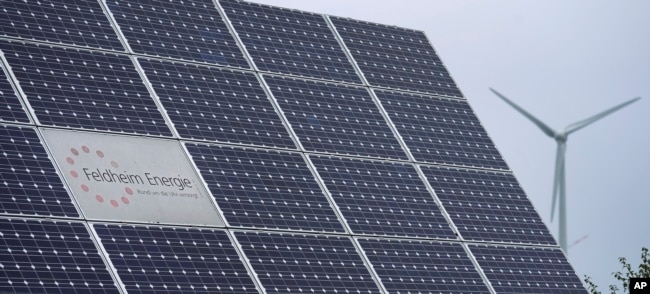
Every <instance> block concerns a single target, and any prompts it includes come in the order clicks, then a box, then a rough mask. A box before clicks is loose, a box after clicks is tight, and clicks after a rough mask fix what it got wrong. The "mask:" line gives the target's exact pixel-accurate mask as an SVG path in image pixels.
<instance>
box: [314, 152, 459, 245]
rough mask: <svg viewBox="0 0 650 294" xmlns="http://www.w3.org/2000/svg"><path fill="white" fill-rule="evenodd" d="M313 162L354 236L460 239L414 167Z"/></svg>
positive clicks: (331, 159)
mask: <svg viewBox="0 0 650 294" xmlns="http://www.w3.org/2000/svg"><path fill="white" fill-rule="evenodd" d="M310 159H311V161H312V162H313V164H314V166H315V167H316V170H317V171H318V174H319V175H320V177H321V178H322V179H323V182H324V183H325V186H326V187H327V189H328V190H329V192H330V194H331V195H332V198H333V199H334V202H336V204H337V205H338V207H339V209H340V210H341V213H342V214H343V216H344V217H345V219H347V223H348V225H349V226H350V228H351V229H352V232H353V233H355V234H372V235H380V236H410V237H428V238H451V239H454V238H456V235H455V234H454V232H453V231H452V230H451V228H450V226H449V223H447V221H446V220H445V218H444V216H443V215H442V213H441V212H440V208H438V206H437V205H436V203H435V201H434V198H433V197H432V195H431V194H429V192H428V191H427V189H426V187H425V185H424V183H423V182H422V180H421V179H420V178H419V177H418V174H417V173H416V171H415V168H414V167H413V166H412V165H409V164H404V163H390V162H379V161H377V162H375V161H362V160H353V159H343V158H335V157H325V156H310Z"/></svg>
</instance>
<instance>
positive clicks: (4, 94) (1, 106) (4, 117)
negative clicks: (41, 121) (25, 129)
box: [0, 65, 30, 123]
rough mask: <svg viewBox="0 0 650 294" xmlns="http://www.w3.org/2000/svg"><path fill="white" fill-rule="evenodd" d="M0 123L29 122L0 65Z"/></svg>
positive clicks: (25, 111)
mask: <svg viewBox="0 0 650 294" xmlns="http://www.w3.org/2000/svg"><path fill="white" fill-rule="evenodd" d="M0 122H22V123H29V122H30V121H29V117H28V116H27V110H26V109H25V107H24V106H23V104H22V103H20V98H18V94H17V93H16V91H14V88H13V87H12V86H11V83H10V82H9V78H8V77H7V75H6V74H5V71H4V66H2V65H0Z"/></svg>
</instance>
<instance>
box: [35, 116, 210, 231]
mask: <svg viewBox="0 0 650 294" xmlns="http://www.w3.org/2000/svg"><path fill="white" fill-rule="evenodd" d="M42 133H43V136H44V138H45V142H46V144H47V146H48V147H49V148H50V150H51V151H52V153H53V155H54V159H55V161H56V163H57V165H58V166H59V168H60V170H61V171H62V173H63V176H64V177H65V179H66V181H67V183H68V186H69V187H70V190H71V191H72V193H73V195H74V198H75V199H76V201H77V203H78V204H79V206H80V207H81V210H82V212H83V213H84V215H85V216H86V218H88V219H97V220H115V221H140V222H151V223H174V224H196V225H215V226H223V222H222V221H221V220H220V218H219V213H218V212H217V209H216V207H215V205H214V204H213V202H212V200H211V199H210V198H211V196H210V195H209V194H208V193H207V192H206V189H205V187H204V186H203V184H202V182H201V180H200V178H199V176H198V175H197V174H196V172H195V171H194V169H193V168H192V165H191V164H190V162H189V161H188V160H189V159H188V158H187V156H186V155H185V153H184V152H183V150H182V148H181V145H180V143H179V142H176V141H173V140H165V139H153V138H142V137H129V136H120V135H111V134H96V133H87V132H79V131H68V130H54V129H44V130H42Z"/></svg>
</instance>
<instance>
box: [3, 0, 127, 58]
mask: <svg viewBox="0 0 650 294" xmlns="http://www.w3.org/2000/svg"><path fill="white" fill-rule="evenodd" d="M0 19H4V20H3V21H1V22H0V35H2V36H5V37H14V38H23V39H29V40H38V41H46V42H52V43H60V44H67V45H76V46H84V47H93V48H101V49H109V50H118V51H124V47H123V46H122V44H121V43H120V40H119V39H118V37H117V34H116V33H115V31H114V30H113V27H111V25H110V23H109V21H108V17H106V15H105V14H104V11H103V10H102V8H101V6H100V5H99V2H98V1H72V2H71V1H56V0H41V1H2V9H0Z"/></svg>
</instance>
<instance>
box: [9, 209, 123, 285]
mask: <svg viewBox="0 0 650 294" xmlns="http://www.w3.org/2000/svg"><path fill="white" fill-rule="evenodd" d="M0 248H2V250H1V251H0V292H2V293H92V294H94V293H120V292H119V291H118V290H117V287H116V285H115V282H114V281H113V279H112V277H111V275H110V274H109V272H108V268H107V266H106V265H105V264H104V261H103V260H102V258H101V256H100V253H99V251H98V250H97V247H95V244H94V243H93V241H92V239H91V238H90V234H89V233H88V230H87V229H86V227H85V226H84V225H83V224H81V223H74V222H60V221H59V222H51V221H34V220H25V219H23V220H19V219H4V218H0Z"/></svg>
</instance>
